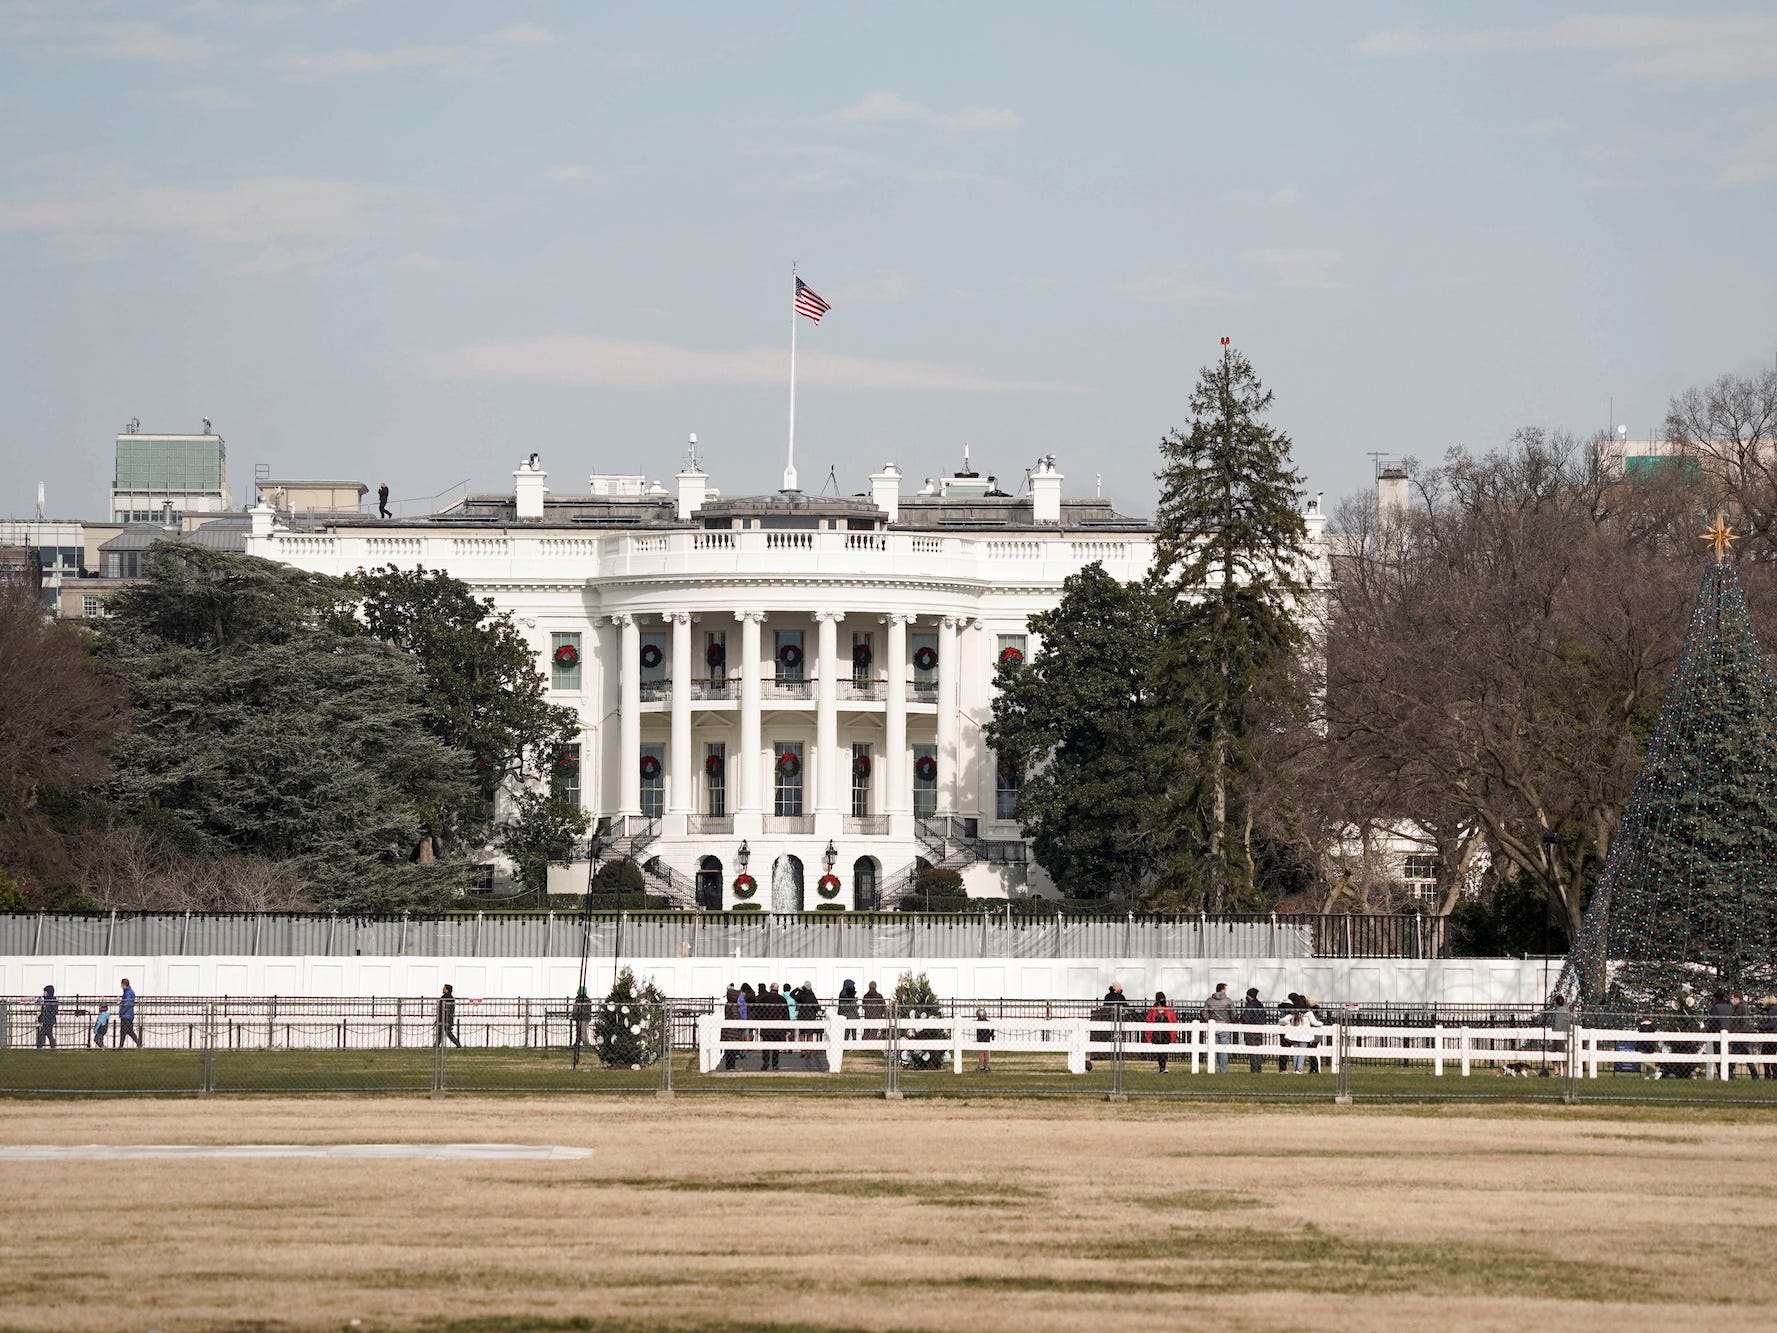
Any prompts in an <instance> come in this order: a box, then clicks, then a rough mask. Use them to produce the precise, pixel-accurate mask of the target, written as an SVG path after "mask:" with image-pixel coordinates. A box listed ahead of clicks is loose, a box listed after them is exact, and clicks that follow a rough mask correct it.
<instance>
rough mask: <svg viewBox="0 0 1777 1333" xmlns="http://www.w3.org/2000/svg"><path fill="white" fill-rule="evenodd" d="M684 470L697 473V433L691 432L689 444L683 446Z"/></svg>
mask: <svg viewBox="0 0 1777 1333" xmlns="http://www.w3.org/2000/svg"><path fill="white" fill-rule="evenodd" d="M685 470H686V471H688V472H696V471H697V432H696V431H692V432H691V443H690V444H688V445H686V446H685Z"/></svg>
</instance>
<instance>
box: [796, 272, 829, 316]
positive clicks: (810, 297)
mask: <svg viewBox="0 0 1777 1333" xmlns="http://www.w3.org/2000/svg"><path fill="white" fill-rule="evenodd" d="M832 308H833V307H832V306H830V305H828V304H827V303H826V302H825V301H823V300H821V298H820V297H818V296H816V295H815V293H814V288H813V287H810V286H809V285H808V284H807V283H806V282H804V281H802V279H801V278H797V279H796V313H797V314H798V315H807V316H808V317H809V318H810V319H812V320H813V321H814V322H815V323H816V324H819V323H820V322H821V316H822V315H824V314H826V313H827V312H828V311H829V310H831V309H832Z"/></svg>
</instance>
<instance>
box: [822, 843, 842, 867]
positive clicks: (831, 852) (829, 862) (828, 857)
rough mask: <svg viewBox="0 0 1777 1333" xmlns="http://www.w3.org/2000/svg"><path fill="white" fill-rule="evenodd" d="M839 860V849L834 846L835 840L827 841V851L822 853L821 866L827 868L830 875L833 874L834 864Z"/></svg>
mask: <svg viewBox="0 0 1777 1333" xmlns="http://www.w3.org/2000/svg"><path fill="white" fill-rule="evenodd" d="M838 859H839V849H838V848H836V847H834V846H833V839H831V838H828V839H827V850H826V851H824V852H822V853H821V864H822V865H823V866H825V867H826V871H827V873H828V874H829V875H831V874H832V873H833V863H834V862H835V861H837V860H838Z"/></svg>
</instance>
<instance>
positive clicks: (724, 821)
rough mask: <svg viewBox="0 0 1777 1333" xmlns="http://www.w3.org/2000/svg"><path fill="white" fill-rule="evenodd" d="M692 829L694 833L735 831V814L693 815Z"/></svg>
mask: <svg viewBox="0 0 1777 1333" xmlns="http://www.w3.org/2000/svg"><path fill="white" fill-rule="evenodd" d="M691 831H692V832H693V833H733V832H734V816H733V815H692V816H691Z"/></svg>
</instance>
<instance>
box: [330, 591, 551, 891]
mask: <svg viewBox="0 0 1777 1333" xmlns="http://www.w3.org/2000/svg"><path fill="white" fill-rule="evenodd" d="M345 584H346V586H347V588H349V589H350V590H351V592H352V593H354V594H356V600H355V602H354V604H353V610H354V612H355V613H356V616H357V617H358V618H360V619H361V620H362V623H363V624H364V625H365V626H366V627H368V629H369V630H370V633H371V634H372V635H374V636H375V637H376V638H378V639H381V640H382V641H383V642H385V643H390V644H393V645H394V646H395V647H397V648H399V649H401V650H402V651H403V652H404V653H406V654H408V655H409V656H410V657H411V658H412V659H413V660H414V661H415V662H416V663H417V664H418V666H419V670H420V674H421V677H422V679H423V681H424V685H425V718H424V726H425V728H426V730H427V731H429V732H430V733H431V734H432V735H433V736H435V737H437V738H438V740H440V741H441V742H443V743H444V744H445V745H448V746H450V747H451V748H453V749H456V750H460V751H462V752H463V753H464V754H465V755H466V756H469V757H470V758H471V760H472V763H471V767H472V768H473V771H474V776H475V781H474V785H473V787H472V788H471V789H470V791H469V793H467V794H468V795H469V796H470V799H469V800H467V801H465V802H463V803H460V804H455V805H446V806H441V807H437V808H432V809H428V810H427V812H426V814H427V820H426V831H425V834H424V836H423V837H422V839H421V845H420V852H419V856H420V859H421V860H425V859H428V858H430V857H431V856H432V855H433V854H434V853H436V852H452V851H455V850H457V849H460V848H462V847H465V846H476V845H479V844H481V843H482V842H485V841H486V840H487V839H488V837H489V835H490V833H491V832H492V826H493V821H494V817H495V796H496V793H498V792H499V791H500V790H501V788H502V786H506V787H507V788H508V790H511V789H512V788H515V787H528V786H536V785H542V784H545V783H547V782H548V780H549V779H551V777H552V776H553V775H554V771H555V761H556V758H557V755H558V754H559V753H560V751H561V749H562V747H564V746H568V745H572V744H573V743H574V742H575V741H576V740H578V739H579V735H580V719H579V718H578V716H576V714H575V712H574V710H573V709H571V708H564V707H562V706H560V705H559V704H552V703H550V702H549V696H548V692H547V686H548V681H547V679H546V678H545V676H544V674H543V672H542V671H541V670H539V669H538V666H537V656H536V653H535V652H534V651H533V650H532V648H531V646H530V644H529V643H528V642H526V640H525V638H524V636H523V635H522V634H521V633H519V630H518V627H517V626H516V625H515V624H513V623H512V617H511V615H510V614H509V613H507V612H503V611H499V612H497V611H495V610H494V604H493V602H492V601H491V600H489V599H487V598H477V597H476V596H475V595H474V594H473V593H472V592H471V591H470V589H469V587H468V585H466V584H465V583H463V582H462V581H461V580H460V579H455V578H452V577H451V576H450V575H449V574H445V573H443V572H441V571H436V570H427V569H423V568H415V569H410V570H402V569H397V568H395V567H394V566H393V565H391V566H388V567H387V568H384V569H375V570H370V571H367V572H360V573H357V574H351V575H348V576H347V577H346V579H345ZM500 822H501V825H502V827H501V829H500V832H499V834H498V836H497V837H496V839H495V842H496V845H498V846H500V847H501V848H502V849H503V850H505V851H506V852H507V853H508V854H509V855H512V856H513V858H514V860H515V861H517V862H518V863H519V872H520V877H521V878H522V879H523V880H524V881H525V883H526V884H527V885H530V886H531V887H533V888H535V887H537V882H536V881H538V880H539V878H540V876H541V874H542V872H543V871H545V870H547V867H548V866H549V865H551V864H555V865H559V864H563V863H564V862H565V861H567V860H568V859H569V858H570V857H571V855H572V844H573V839H574V838H575V837H576V836H578V835H579V834H581V833H584V832H585V831H586V821H585V816H584V814H583V813H582V812H579V811H576V810H573V809H572V808H571V807H569V806H567V805H566V803H565V802H563V801H560V800H557V799H553V798H552V797H550V796H547V795H543V794H540V793H538V792H535V791H528V792H527V794H525V795H523V796H519V797H515V798H513V799H512V800H511V802H510V806H509V808H508V810H507V811H506V812H505V814H504V816H503V817H502V819H501V821H500ZM544 853H547V855H548V857H549V859H548V860H546V861H544V862H542V863H538V862H537V861H536V856H537V855H539V854H544Z"/></svg>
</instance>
